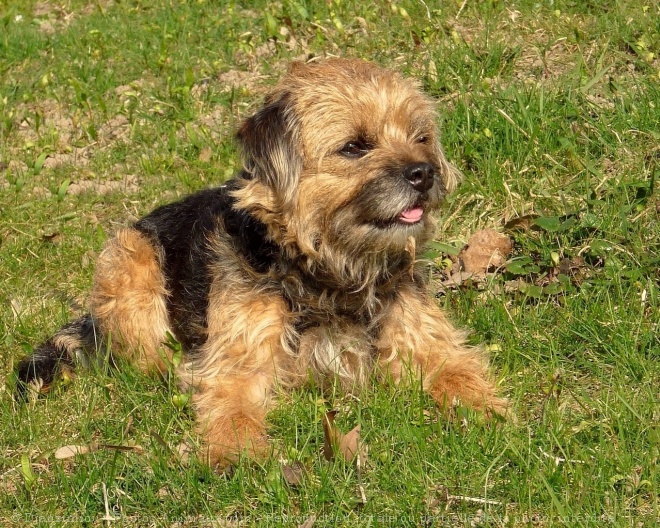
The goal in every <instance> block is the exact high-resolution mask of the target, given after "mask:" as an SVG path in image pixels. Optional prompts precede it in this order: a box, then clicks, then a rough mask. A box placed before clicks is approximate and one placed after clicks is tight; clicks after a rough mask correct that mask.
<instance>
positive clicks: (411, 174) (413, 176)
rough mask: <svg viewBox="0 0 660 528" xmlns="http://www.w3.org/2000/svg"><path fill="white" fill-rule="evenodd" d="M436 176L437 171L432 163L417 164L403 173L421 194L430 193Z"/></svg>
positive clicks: (410, 166)
mask: <svg viewBox="0 0 660 528" xmlns="http://www.w3.org/2000/svg"><path fill="white" fill-rule="evenodd" d="M434 175H435V169H434V168H433V165H431V164H430V163H415V164H414V165H409V166H408V167H406V168H405V170H404V171H403V177H404V178H405V179H406V180H408V181H409V182H410V185H412V186H413V187H414V188H415V190H416V191H419V192H424V191H428V190H429V189H430V188H431V187H433V176H434Z"/></svg>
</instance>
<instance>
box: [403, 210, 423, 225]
mask: <svg viewBox="0 0 660 528" xmlns="http://www.w3.org/2000/svg"><path fill="white" fill-rule="evenodd" d="M423 214H424V209H422V208H421V207H413V208H412V209H408V210H407V211H404V212H403V213H401V215H400V216H399V220H401V221H402V222H406V223H408V224H414V223H415V222H419V221H420V220H421V219H422V215H423Z"/></svg>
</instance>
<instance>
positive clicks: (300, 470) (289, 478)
mask: <svg viewBox="0 0 660 528" xmlns="http://www.w3.org/2000/svg"><path fill="white" fill-rule="evenodd" d="M282 475H283V476H284V480H285V482H286V483H287V484H288V485H289V486H293V487H295V486H299V485H300V484H302V482H303V479H304V478H305V466H303V464H302V462H293V463H292V464H283V465H282Z"/></svg>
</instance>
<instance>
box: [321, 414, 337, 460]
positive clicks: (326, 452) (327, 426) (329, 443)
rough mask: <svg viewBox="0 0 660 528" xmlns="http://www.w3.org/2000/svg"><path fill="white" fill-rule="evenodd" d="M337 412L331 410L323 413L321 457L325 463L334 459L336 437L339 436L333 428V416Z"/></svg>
mask: <svg viewBox="0 0 660 528" xmlns="http://www.w3.org/2000/svg"><path fill="white" fill-rule="evenodd" d="M338 412H339V411H336V410H331V411H328V412H327V413H325V416H324V417H323V456H324V457H325V459H326V460H327V461H331V460H334V459H335V448H334V446H335V445H337V444H338V443H339V442H338V439H337V435H338V434H340V433H339V431H337V428H336V427H335V416H336V415H337V413H338Z"/></svg>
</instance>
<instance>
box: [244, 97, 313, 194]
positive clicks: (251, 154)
mask: <svg viewBox="0 0 660 528" xmlns="http://www.w3.org/2000/svg"><path fill="white" fill-rule="evenodd" d="M293 115H294V114H293V112H292V111H291V108H290V105H289V97H288V96H287V95H286V94H284V95H281V96H279V97H276V98H271V99H267V100H266V104H265V105H264V106H263V108H261V110H259V111H258V112H257V113H256V114H254V115H253V116H252V117H249V118H248V119H247V120H246V121H245V122H244V123H243V125H242V126H241V128H240V129H239V131H238V133H237V135H236V137H237V138H238V141H239V142H240V144H241V147H242V149H243V164H244V167H245V170H246V171H247V172H248V173H249V174H250V175H251V177H252V178H254V179H257V180H260V181H261V182H263V183H264V184H265V185H267V186H268V187H269V188H271V189H272V190H273V191H275V193H276V195H277V196H278V197H280V199H281V200H282V205H285V204H287V203H288V202H290V201H291V199H292V198H293V195H294V192H295V189H296V187H297V185H298V180H299V178H300V173H301V172H302V156H301V154H300V144H299V138H298V137H297V134H296V130H297V129H298V126H297V125H296V123H294V122H293V121H294V117H293Z"/></svg>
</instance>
